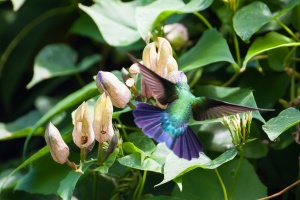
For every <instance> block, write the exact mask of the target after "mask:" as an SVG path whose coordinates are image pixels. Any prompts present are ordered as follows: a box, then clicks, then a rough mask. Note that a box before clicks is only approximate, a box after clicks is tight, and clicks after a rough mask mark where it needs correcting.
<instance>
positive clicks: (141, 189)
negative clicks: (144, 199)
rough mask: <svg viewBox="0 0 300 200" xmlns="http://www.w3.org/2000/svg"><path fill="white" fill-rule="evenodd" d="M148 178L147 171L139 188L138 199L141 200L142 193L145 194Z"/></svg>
mask: <svg viewBox="0 0 300 200" xmlns="http://www.w3.org/2000/svg"><path fill="white" fill-rule="evenodd" d="M146 176H147V170H144V174H143V179H142V182H141V186H140V188H139V193H138V195H137V199H141V196H142V193H143V190H144V185H145V182H146Z"/></svg>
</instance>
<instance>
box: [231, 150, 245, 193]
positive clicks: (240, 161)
mask: <svg viewBox="0 0 300 200" xmlns="http://www.w3.org/2000/svg"><path fill="white" fill-rule="evenodd" d="M238 150H239V152H240V159H239V163H238V165H237V167H236V169H235V172H234V176H233V181H232V185H231V189H230V195H229V199H232V196H233V191H234V188H235V184H236V180H237V174H238V172H239V170H240V168H241V165H242V163H243V160H244V150H243V149H242V148H240V149H238Z"/></svg>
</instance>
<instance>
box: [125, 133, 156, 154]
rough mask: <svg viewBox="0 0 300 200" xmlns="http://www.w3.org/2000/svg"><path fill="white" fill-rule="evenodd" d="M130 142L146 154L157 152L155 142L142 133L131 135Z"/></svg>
mask: <svg viewBox="0 0 300 200" xmlns="http://www.w3.org/2000/svg"><path fill="white" fill-rule="evenodd" d="M128 141H131V142H133V143H134V145H135V146H136V147H137V148H139V149H141V150H142V151H143V152H145V153H146V154H151V153H152V152H153V151H154V150H155V144H154V142H153V140H151V139H150V138H149V137H147V136H145V134H143V133H141V132H134V133H131V134H130V135H129V136H128Z"/></svg>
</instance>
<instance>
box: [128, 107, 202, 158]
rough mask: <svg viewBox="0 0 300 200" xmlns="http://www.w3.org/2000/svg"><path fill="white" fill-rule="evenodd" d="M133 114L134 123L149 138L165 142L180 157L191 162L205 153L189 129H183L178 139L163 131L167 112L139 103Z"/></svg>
mask: <svg viewBox="0 0 300 200" xmlns="http://www.w3.org/2000/svg"><path fill="white" fill-rule="evenodd" d="M132 112H133V116H134V118H135V119H134V122H135V123H136V124H137V126H138V127H140V128H142V130H143V132H144V133H145V134H146V135H147V136H148V137H150V138H153V139H154V140H155V141H156V142H165V143H166V145H167V146H168V147H169V148H170V149H171V150H173V152H174V153H175V154H176V155H177V156H178V157H180V158H185V159H187V160H191V159H192V158H198V157H199V153H200V152H202V151H203V148H202V145H201V143H200V141H199V140H198V138H197V137H196V135H195V134H194V132H193V131H192V130H191V129H190V128H189V127H187V126H186V128H185V129H182V130H183V131H182V133H180V134H178V136H176V137H172V134H171V133H168V132H167V131H165V130H163V128H162V121H164V123H166V119H164V120H162V118H164V117H165V116H166V115H165V110H163V109H160V108H158V107H155V106H153V105H150V104H147V103H137V104H136V110H134V111H132Z"/></svg>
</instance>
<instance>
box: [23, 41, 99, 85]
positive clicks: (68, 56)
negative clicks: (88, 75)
mask: <svg viewBox="0 0 300 200" xmlns="http://www.w3.org/2000/svg"><path fill="white" fill-rule="evenodd" d="M100 58H101V57H100V56H99V55H96V54H95V55H92V56H89V57H87V58H85V59H83V60H82V61H81V63H79V64H78V65H77V66H76V60H77V53H76V52H75V51H74V50H73V49H71V47H69V46H68V45H65V44H51V45H48V46H46V47H44V48H43V49H42V50H41V51H40V52H39V54H38V55H37V56H36V58H35V61H34V74H33V78H32V79H31V81H30V83H28V85H27V86H26V87H27V88H28V89H29V88H31V87H33V86H34V85H36V84H37V83H39V82H40V81H42V80H45V79H49V78H53V77H57V76H65V75H70V74H75V73H78V72H81V71H84V70H86V69H87V68H89V67H91V66H92V65H93V64H95V63H96V62H98V61H99V60H100Z"/></svg>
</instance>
